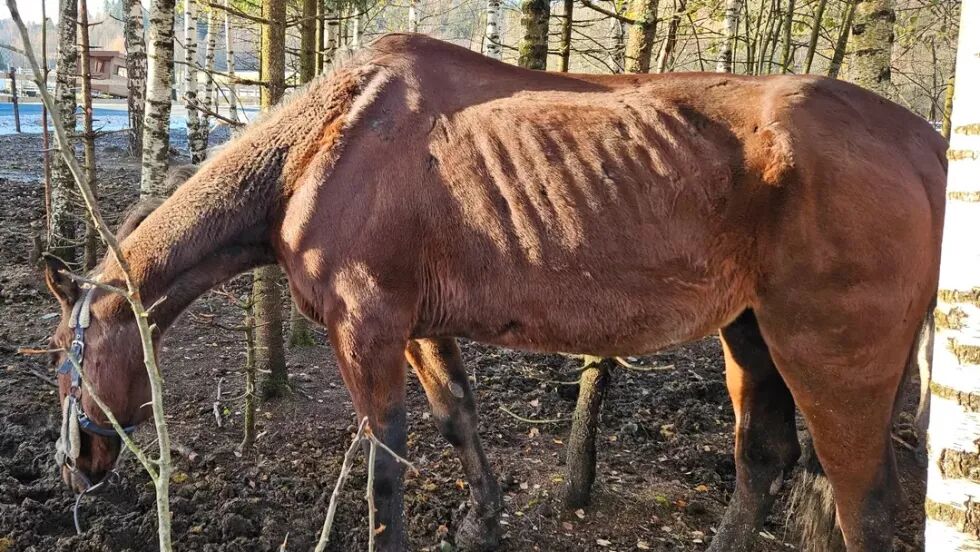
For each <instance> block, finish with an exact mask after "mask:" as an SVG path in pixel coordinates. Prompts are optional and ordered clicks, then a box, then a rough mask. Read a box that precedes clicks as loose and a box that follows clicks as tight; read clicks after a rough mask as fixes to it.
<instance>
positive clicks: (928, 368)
mask: <svg viewBox="0 0 980 552" xmlns="http://www.w3.org/2000/svg"><path fill="white" fill-rule="evenodd" d="M935 311H936V298H935V297H933V298H932V302H931V303H929V310H928V311H927V312H926V317H925V319H924V320H923V321H922V327H921V328H919V334H918V335H917V336H916V338H915V345H914V348H913V349H912V355H911V356H910V358H909V367H908V375H907V376H906V377H911V375H912V372H918V373H919V405H918V408H916V411H915V437H916V440H917V441H918V442H917V443H916V449H915V457H916V460H918V462H919V463H920V464H921V465H923V466H924V465H926V462H927V461H928V460H927V457H926V456H927V454H926V436H927V433H928V429H929V406H930V399H931V391H932V390H931V389H930V385H931V383H932V349H933V342H934V339H935V337H934V335H933V332H934V331H935V329H936V318H935Z"/></svg>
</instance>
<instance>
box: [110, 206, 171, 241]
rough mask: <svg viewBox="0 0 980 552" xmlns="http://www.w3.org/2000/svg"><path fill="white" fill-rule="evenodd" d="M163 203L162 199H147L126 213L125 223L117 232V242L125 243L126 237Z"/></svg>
mask: <svg viewBox="0 0 980 552" xmlns="http://www.w3.org/2000/svg"><path fill="white" fill-rule="evenodd" d="M162 203H163V200H162V199H146V200H143V201H141V202H139V203H137V204H136V205H134V206H133V207H132V208H130V210H129V212H128V213H126V217H125V218H124V219H123V223H122V224H120V225H119V229H118V230H116V241H123V240H124V239H126V236H128V235H130V234H132V233H133V230H136V228H137V227H138V226H139V225H140V223H142V222H143V221H144V220H146V217H148V216H150V213H152V212H153V211H154V210H155V209H156V208H157V207H159V206H160V205H161V204H162Z"/></svg>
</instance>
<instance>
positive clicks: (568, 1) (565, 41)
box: [559, 0, 575, 73]
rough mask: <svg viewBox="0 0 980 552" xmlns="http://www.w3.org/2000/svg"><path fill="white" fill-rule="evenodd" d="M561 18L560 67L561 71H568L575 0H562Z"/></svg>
mask: <svg viewBox="0 0 980 552" xmlns="http://www.w3.org/2000/svg"><path fill="white" fill-rule="evenodd" d="M562 6H563V9H562V20H561V68H560V69H559V70H560V71H561V72H562V73H567V72H568V64H569V62H570V61H571V57H572V23H573V20H572V16H573V14H574V13H575V0H563V2H562Z"/></svg>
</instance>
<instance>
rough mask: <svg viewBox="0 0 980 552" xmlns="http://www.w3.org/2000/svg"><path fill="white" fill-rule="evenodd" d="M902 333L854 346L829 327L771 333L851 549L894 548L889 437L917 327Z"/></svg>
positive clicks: (894, 483) (894, 478)
mask: <svg viewBox="0 0 980 552" xmlns="http://www.w3.org/2000/svg"><path fill="white" fill-rule="evenodd" d="M760 320H761V322H762V328H763V330H764V331H766V330H768V326H767V319H766V318H765V317H763V316H761V315H760ZM842 324H843V323H842ZM784 326H789V324H786V325H784ZM842 327H846V326H842ZM776 333H777V334H781V333H782V332H780V331H778V330H777V332H776ZM898 333H900V334H903V335H900V336H896V333H893V334H892V335H893V336H896V338H895V339H893V340H889V342H881V341H880V340H879V341H876V340H875V339H874V337H875V334H870V335H869V334H865V337H866V339H867V341H866V342H865V343H864V344H862V345H861V346H860V347H858V348H857V349H856V350H854V349H850V348H849V346H850V345H851V343H848V341H846V340H845V339H842V338H841V337H840V335H845V336H846V339H854V338H856V336H855V335H853V334H831V333H827V334H825V335H826V337H825V338H816V339H813V340H811V341H809V342H806V341H804V340H801V339H787V338H789V337H792V334H784V335H778V336H776V337H774V336H771V335H770V333H769V332H768V331H767V333H766V336H767V339H768V340H769V344H770V351H771V353H772V356H773V360H774V361H775V363H776V366H777V367H778V369H779V371H780V373H781V374H782V375H783V378H784V379H785V381H786V383H787V385H788V386H789V388H790V389H791V390H792V392H793V397H794V398H795V399H796V404H797V406H798V407H799V409H800V411H801V412H802V413H803V416H804V418H805V420H806V424H807V427H808V428H809V430H810V434H811V435H812V436H813V445H814V449H815V451H816V454H817V458H818V459H819V462H820V466H821V467H822V468H823V471H824V472H825V473H826V476H827V479H828V480H829V481H830V486H831V487H832V489H833V498H834V500H835V502H836V509H835V511H836V520H837V522H838V523H839V525H840V529H841V531H842V532H843V536H844V543H845V545H846V547H847V550H848V551H849V552H888V551H890V550H892V548H893V543H892V536H893V534H894V531H895V519H896V515H897V511H898V505H899V500H900V496H901V487H900V484H899V480H898V468H897V465H896V462H895V451H894V448H893V446H892V440H891V426H892V412H893V410H894V404H895V397H896V394H897V392H898V388H899V385H900V383H901V380H902V377H903V375H904V372H905V363H906V362H907V360H908V354H909V350H910V343H911V341H912V333H913V332H912V329H911V328H909V330H908V331H901V332H898ZM810 335H811V336H814V337H816V334H810ZM898 337H901V339H899V338H898ZM804 347H805V348H804ZM826 513H831V512H826ZM806 514H807V513H805V512H804V513H799V512H794V515H806Z"/></svg>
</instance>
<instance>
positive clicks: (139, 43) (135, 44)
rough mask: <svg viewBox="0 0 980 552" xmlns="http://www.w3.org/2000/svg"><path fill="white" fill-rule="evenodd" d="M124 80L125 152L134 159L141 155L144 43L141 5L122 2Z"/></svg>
mask: <svg viewBox="0 0 980 552" xmlns="http://www.w3.org/2000/svg"><path fill="white" fill-rule="evenodd" d="M124 9H125V11H126V24H125V34H126V81H127V83H126V84H127V87H128V88H129V95H128V96H126V107H127V108H128V110H129V149H130V151H131V152H132V153H133V155H134V156H137V157H138V156H140V155H142V153H143V109H144V107H145V104H146V42H145V40H144V38H143V5H142V4H141V3H140V0H126V5H125V7H124Z"/></svg>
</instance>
